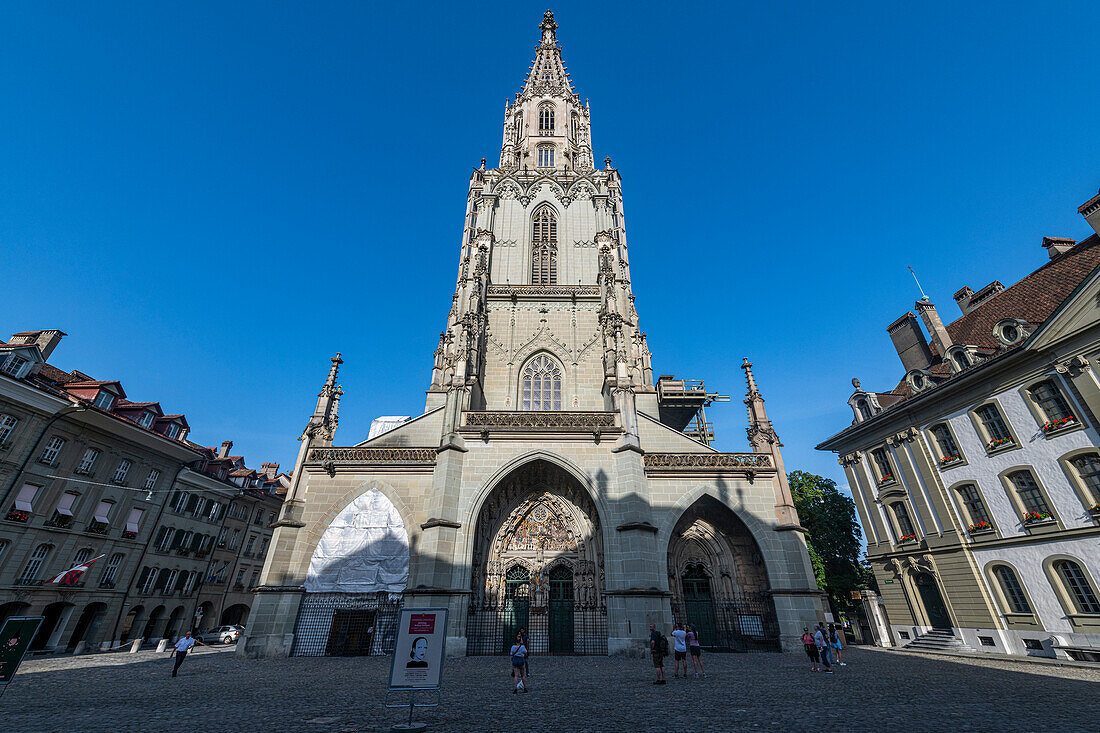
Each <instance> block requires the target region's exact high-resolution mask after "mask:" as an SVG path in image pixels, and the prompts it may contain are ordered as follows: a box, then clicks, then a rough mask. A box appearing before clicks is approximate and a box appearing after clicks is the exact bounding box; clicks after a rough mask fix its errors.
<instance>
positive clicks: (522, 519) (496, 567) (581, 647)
mask: <svg viewBox="0 0 1100 733" xmlns="http://www.w3.org/2000/svg"><path fill="white" fill-rule="evenodd" d="M472 567H473V571H472V573H471V589H470V590H471V599H470V607H469V611H468V614H467V629H466V639H467V649H466V653H467V654H471V655H474V654H504V653H507V651H508V649H509V648H510V647H511V644H512V643H513V641H514V639H515V635H516V633H517V632H518V631H519V630H520V629H521V628H523V629H525V630H526V632H527V635H528V640H529V645H530V650H531V651H532V652H533V653H536V654H539V653H542V654H547V653H549V654H606V653H607V608H606V603H605V600H604V594H603V588H604V566H603V540H602V535H601V530H600V518H599V513H598V512H597V510H596V506H595V504H594V503H593V502H592V499H591V498H590V497H589V495H588V492H587V491H586V490H585V489H584V487H583V486H581V485H580V483H579V482H578V481H577V479H576V478H574V477H573V476H572V475H571V474H570V473H568V472H567V471H565V470H564V469H562V468H560V467H559V466H557V465H554V464H552V463H550V462H549V461H544V460H535V461H532V462H531V463H527V464H525V465H523V466H521V467H520V468H517V469H516V470H515V471H512V472H511V473H510V474H508V476H506V477H505V478H504V479H503V480H501V482H500V483H499V484H498V485H497V487H496V488H495V489H494V490H493V492H492V493H491V494H490V495H489V497H488V499H486V501H485V503H484V505H482V508H481V511H480V513H479V514H478V520H477V526H476V529H475V535H474V550H473V558H472Z"/></svg>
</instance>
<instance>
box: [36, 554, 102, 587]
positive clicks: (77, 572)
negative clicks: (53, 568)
mask: <svg viewBox="0 0 1100 733" xmlns="http://www.w3.org/2000/svg"><path fill="white" fill-rule="evenodd" d="M100 557H103V555H100V556H99V557H93V558H92V559H91V560H88V561H87V562H85V563H81V564H80V565H77V566H75V567H71V568H69V569H68V570H66V571H65V572H63V573H58V574H57V575H55V576H53V577H52V578H50V579H49V580H43V581H42V585H50V584H51V583H54V584H57V585H73V584H75V583H76V582H77V581H78V580H80V576H81V575H83V574H84V571H86V570H87V569H88V568H90V567H91V566H92V563H94V562H95V561H96V560H98V559H99V558H100Z"/></svg>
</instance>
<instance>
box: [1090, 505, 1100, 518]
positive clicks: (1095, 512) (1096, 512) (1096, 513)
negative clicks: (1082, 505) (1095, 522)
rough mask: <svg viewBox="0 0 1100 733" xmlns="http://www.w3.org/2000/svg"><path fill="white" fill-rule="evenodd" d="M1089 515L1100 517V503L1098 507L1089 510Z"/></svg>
mask: <svg viewBox="0 0 1100 733" xmlns="http://www.w3.org/2000/svg"><path fill="white" fill-rule="evenodd" d="M1089 514H1091V515H1092V516H1094V517H1100V503H1098V504H1097V505H1096V506H1094V507H1092V508H1091V509H1089Z"/></svg>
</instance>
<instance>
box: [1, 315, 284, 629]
mask: <svg viewBox="0 0 1100 733" xmlns="http://www.w3.org/2000/svg"><path fill="white" fill-rule="evenodd" d="M64 335H65V334H63V333H62V332H60V331H57V330H47V331H30V332H24V333H19V334H15V335H14V336H13V337H12V338H11V340H10V341H8V342H6V343H4V342H0V511H2V512H3V513H2V514H0V621H2V620H3V619H5V618H7V617H9V616H14V615H32V616H36V615H42V616H44V618H45V621H44V623H43V625H42V627H41V629H40V631H39V634H38V636H37V637H36V639H35V640H34V642H33V643H32V645H31V648H32V650H34V651H51V650H54V651H64V650H75V649H84V648H88V649H96V648H109V647H112V646H116V645H118V644H120V643H122V642H123V641H126V640H130V639H135V638H141V639H146V640H157V639H160V638H173V637H175V636H176V635H178V634H180V633H182V632H183V631H185V630H187V629H191V628H193V627H194V625H195V621H196V620H198V621H200V622H201V621H202V617H201V615H200V616H199V617H198V618H197V619H196V606H197V603H198V591H199V590H200V589H201V588H203V587H204V583H203V580H204V578H206V577H207V574H208V569H209V566H210V563H211V554H212V552H214V551H215V550H216V538H217V537H219V534H220V531H221V529H222V526H223V524H224V523H225V522H227V521H229V520H228V515H229V511H230V510H231V509H232V508H233V507H235V506H237V505H241V506H242V507H244V508H243V509H241V510H238V511H247V512H248V515H249V517H253V516H254V515H255V512H254V509H253V507H254V506H255V505H263V506H264V508H265V511H264V512H263V514H262V515H255V516H260V517H261V522H262V526H259V525H257V526H256V528H255V530H254V531H253V534H254V535H257V536H259V535H263V536H265V537H269V536H270V532H271V530H270V520H273V519H274V512H275V511H277V506H278V504H279V503H280V497H279V493H278V491H279V490H280V489H282V487H283V486H284V485H285V484H286V483H287V477H285V476H283V475H280V474H278V466H277V465H275V464H265V467H266V470H267V471H268V474H270V475H264V476H262V477H257V476H252V475H251V472H250V476H249V477H248V478H246V479H240V480H238V479H236V478H234V477H232V476H230V475H229V473H230V471H233V470H240V469H241V468H242V467H243V460H241V459H240V457H239V456H238V457H236V458H237V459H238V460H237V461H236V463H234V465H232V466H230V465H229V464H230V463H231V462H230V461H228V460H222V461H220V460H219V459H218V458H217V457H216V452H215V451H214V450H212V449H208V448H203V447H201V446H199V445H197V444H195V443H192V442H190V441H189V440H188V432H189V431H190V426H189V424H188V422H187V418H186V417H185V416H184V415H166V414H164V412H163V410H162V409H161V407H160V404H159V403H156V402H131V401H129V400H127V399H126V392H125V390H124V389H123V387H122V384H121V383H120V382H118V381H110V380H96V379H93V378H92V377H91V376H89V375H87V374H84V373H83V372H79V371H75V370H74V371H72V372H64V371H62V370H60V369H57V368H55V367H54V366H52V365H51V364H49V363H47V359H48V358H49V357H50V356H51V354H52V353H53V351H54V349H55V348H56V346H57V345H58V343H59V342H60V341H61V339H62V337H63V336H64ZM228 445H230V446H231V444H228ZM223 464H224V465H223ZM272 467H273V470H272ZM246 481H247V483H246ZM252 494H258V495H259V496H258V497H256V496H252ZM92 559H95V561H94V562H93V563H92V565H91V566H90V567H89V569H88V571H87V572H86V573H84V575H83V576H82V577H81V578H80V579H79V581H77V582H76V583H71V584H64V585H62V584H45V585H44V584H43V581H44V580H47V579H49V578H51V577H52V576H55V575H57V574H58V573H60V572H63V571H65V570H67V569H69V568H71V567H73V566H76V565H79V564H81V563H83V562H85V561H88V560H92ZM246 560H247V562H248V563H249V564H248V565H247V567H249V568H253V567H254V566H256V565H258V562H259V561H258V560H257V559H256V558H254V557H250V558H246ZM233 562H234V563H236V562H237V558H236V557H234V559H233ZM250 572H254V571H250ZM249 577H250V576H249ZM235 600H239V601H240V603H243V604H245V605H244V611H243V614H242V613H241V611H240V610H239V609H238V611H237V616H236V617H235V618H238V619H239V618H246V617H247V608H248V607H249V606H250V605H251V599H250V597H248V598H247V600H245V599H243V598H241V599H235ZM208 608H209V610H211V611H215V610H216V611H217V612H220V609H221V608H222V606H221V605H218V606H217V607H216V609H215V607H214V606H210V607H208ZM217 622H218V618H217V617H216V616H215V617H214V618H210V619H209V623H210V624H215V623H217Z"/></svg>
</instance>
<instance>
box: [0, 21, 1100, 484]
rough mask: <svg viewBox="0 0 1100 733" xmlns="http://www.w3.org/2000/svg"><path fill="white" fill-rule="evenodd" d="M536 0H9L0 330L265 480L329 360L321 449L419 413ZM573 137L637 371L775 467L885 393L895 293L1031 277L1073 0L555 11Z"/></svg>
mask: <svg viewBox="0 0 1100 733" xmlns="http://www.w3.org/2000/svg"><path fill="white" fill-rule="evenodd" d="M544 9H545V5H544V4H538V5H527V4H524V3H515V2H511V3H495V4H466V5H459V4H453V3H448V4H440V5H432V4H424V3H416V4H406V5H405V6H403V7H386V6H385V5H383V4H373V3H366V2H351V1H350V0H349V1H347V2H309V3H301V2H296V3H290V2H283V3H279V2H253V3H240V2H235V3H234V2H216V3H175V4H167V3H146V2H133V3H121V2H114V3H83V2H72V3H49V4H46V3H20V4H15V3H9V4H6V5H5V8H4V12H3V22H2V23H0V68H3V69H4V73H3V75H2V76H0V99H3V113H2V115H0V272H2V273H3V281H2V282H3V291H4V293H3V298H2V305H0V329H6V331H5V335H6V334H7V333H12V332H15V331H21V330H25V329H40V328H60V329H62V330H64V331H66V332H67V333H68V334H69V335H68V337H67V338H66V339H65V341H64V342H63V343H62V344H61V346H60V348H59V349H58V351H57V352H56V354H55V356H54V357H53V358H52V362H53V363H55V364H56V365H57V366H59V367H61V368H63V369H66V370H68V369H73V368H78V369H81V370H83V371H85V372H88V373H89V374H92V375H93V376H95V377H97V378H101V379H108V378H109V379H119V380H121V381H122V382H123V385H124V387H125V388H126V390H127V392H128V394H129V396H130V398H131V399H135V400H142V401H144V400H159V401H160V402H161V403H162V404H163V406H164V409H165V410H166V411H168V412H184V413H186V414H187V416H188V419H189V420H190V423H191V425H192V428H193V430H192V436H193V437H194V438H195V439H196V440H198V441H200V442H203V443H206V444H208V445H216V444H217V443H220V442H221V441H222V440H225V439H232V440H233V441H234V442H235V444H236V449H235V451H234V452H238V451H239V452H241V453H243V454H244V455H245V456H246V458H247V460H248V461H249V463H250V464H251V465H259V463H260V462H261V461H264V460H276V461H279V462H281V463H282V464H283V465H284V466H286V467H287V468H289V467H290V466H291V465H292V464H293V459H294V456H295V452H296V449H297V442H296V438H297V436H298V435H299V434H300V431H301V429H302V427H303V425H304V422H305V420H306V418H307V416H308V415H309V413H310V412H311V410H312V407H313V403H314V400H315V395H316V393H317V391H318V390H319V388H320V386H321V383H322V381H323V379H324V376H325V373H326V370H327V368H328V359H329V357H330V356H331V355H332V354H333V353H334V352H336V351H342V352H343V354H344V359H345V361H346V363H345V365H344V368H343V371H342V374H341V381H342V383H343V385H344V389H345V391H346V393H347V394H346V395H345V399H344V405H343V410H342V415H341V427H340V432H339V435H338V442H340V443H342V444H351V443H354V442H356V441H358V440H360V439H362V438H363V437H364V436H365V435H366V433H367V430H368V428H369V425H370V421H371V419H372V418H374V417H376V416H378V415H391V414H397V415H416V414H418V413H419V412H420V410H421V409H422V408H423V402H424V394H423V390H424V389H425V387H426V386H427V383H428V380H429V377H430V369H431V362H432V352H433V350H434V349H435V345H436V339H437V337H438V334H439V331H440V329H441V328H442V327H443V325H444V318H445V315H446V312H447V309H448V307H449V304H450V298H451V292H452V287H453V284H454V277H455V271H456V265H457V257H458V246H459V241H460V237H461V227H462V216H463V206H464V201H465V194H466V187H467V181H468V178H469V173H470V169H471V167H472V166H476V165H477V164H478V162H479V161H480V159H481V157H482V156H485V157H487V158H488V159H489V161H490V164H493V163H494V162H495V161H496V159H497V155H498V153H499V145H500V129H501V124H502V121H503V117H502V113H503V107H504V101H505V99H506V98H507V97H509V96H511V95H512V94H514V93H515V92H516V91H517V90H519V88H520V84H521V82H522V80H523V76H524V73H525V72H526V70H527V66H528V64H529V62H530V60H531V59H532V58H533V47H534V44H535V43H536V41H537V39H538V28H537V25H538V23H539V20H540V18H541V15H542V11H543V10H544ZM554 9H555V11H556V12H557V18H558V22H559V24H560V26H561V27H560V28H559V30H558V37H559V39H560V40H561V41H562V43H563V47H564V51H565V61H566V64H567V65H568V66H569V69H570V72H571V73H572V76H573V79H574V82H575V84H576V88H577V90H578V92H579V93H580V95H581V96H582V97H589V98H591V100H592V118H593V133H594V134H593V139H594V144H595V148H596V149H595V153H596V158H597V160H602V159H603V157H604V156H605V155H610V156H612V158H613V159H614V162H615V165H616V166H617V167H618V168H619V169H620V171H621V173H622V175H623V178H624V185H623V190H624V196H625V205H626V215H627V227H628V233H629V237H630V245H631V255H632V256H631V261H632V266H633V284H634V289H635V293H636V294H637V297H638V307H639V311H640V313H641V317H642V319H643V320H642V324H643V327H644V329H645V330H646V331H647V332H648V334H649V343H650V346H651V348H652V350H653V353H654V369H655V370H656V372H657V373H672V374H676V375H679V376H682V377H689V378H703V379H706V380H707V385H708V386H709V387H710V388H712V389H716V390H720V391H723V392H726V393H729V394H732V395H734V396H735V401H734V402H732V403H730V404H728V405H725V406H716V407H715V408H714V409H713V410H712V411H711V412H710V413H709V415H710V417H711V418H712V419H713V421H714V422H715V423H716V425H717V428H718V432H719V443H718V447H720V448H722V449H725V450H743V449H744V448H745V445H746V443H745V438H744V427H745V414H744V409H743V407H742V405H741V404H740V397H741V395H742V393H743V391H744V382H743V380H742V373H741V371H740V369H738V365H739V364H740V362H741V357H742V356H746V355H747V356H749V357H750V358H751V359H752V360H753V361H754V362H755V363H756V374H757V378H758V381H759V382H760V385H761V388H762V390H763V391H764V394H765V397H766V398H767V406H768V409H769V411H770V414H771V415H772V417H773V419H774V420H775V422H776V425H777V428H778V430H779V433H780V436H781V437H782V438H783V440H784V442H785V445H786V448H785V456H786V461H787V465H788V467H789V468H791V469H795V468H802V469H808V470H811V471H815V472H819V473H822V474H825V475H828V476H831V477H833V478H836V479H838V480H840V482H841V483H843V480H842V479H843V473H842V472H841V471H840V468H839V467H838V466H837V465H836V463H835V460H834V457H833V456H832V455H831V454H820V453H815V451H814V450H813V446H814V445H815V444H816V443H817V442H818V441H820V440H822V439H823V438H825V437H827V436H829V435H831V434H832V433H834V432H836V431H837V430H839V429H841V428H842V427H844V426H845V425H847V424H848V423H849V422H850V421H851V413H850V412H849V410H848V408H847V407H846V405H845V400H846V399H847V397H848V396H849V394H850V392H851V385H850V379H851V378H852V377H853V376H859V377H860V378H861V379H862V380H863V383H864V385H865V386H867V387H869V388H881V389H885V388H889V387H890V386H892V385H893V384H894V383H895V382H896V380H897V379H898V378H899V377H900V376H901V366H900V364H899V362H898V360H897V357H896V355H895V353H894V350H893V348H892V346H891V344H890V341H889V338H888V336H887V334H886V330H885V327H886V325H887V324H888V323H890V322H891V321H892V320H894V319H895V318H896V317H897V316H899V315H900V314H901V313H903V312H904V311H905V310H906V309H907V308H910V307H912V303H913V300H914V299H915V298H916V296H917V295H918V293H917V291H916V288H915V286H914V285H913V281H912V279H911V277H910V275H909V272H908V271H907V270H906V265H912V266H913V267H914V268H915V269H916V271H917V273H918V274H919V275H920V277H921V281H922V283H923V285H924V287H925V289H926V290H927V291H928V293H929V294H930V295H931V297H932V298H933V300H934V301H935V302H936V303H938V304H939V306H940V312H941V314H943V316H944V318H945V320H950V319H951V318H953V317H954V316H955V315H957V310H956V308H955V305H954V303H953V301H952V300H951V295H952V293H954V292H955V290H957V289H958V288H959V287H961V286H962V285H964V284H965V285H970V286H971V287H973V288H975V289H977V288H978V287H980V286H982V285H985V284H986V283H988V282H989V281H990V280H993V279H1000V280H1001V281H1003V282H1005V283H1006V284H1007V283H1009V282H1013V281H1015V280H1017V279H1018V278H1019V277H1021V276H1022V275H1023V274H1025V273H1026V272H1028V271H1030V270H1031V269H1033V268H1034V267H1036V266H1038V265H1039V264H1041V262H1042V260H1043V258H1044V257H1045V254H1044V253H1043V251H1042V250H1041V249H1040V246H1039V245H1040V238H1041V237H1042V236H1043V235H1062V236H1072V237H1076V238H1082V237H1084V236H1085V235H1086V234H1088V233H1089V231H1090V230H1089V229H1088V228H1087V226H1086V224H1085V222H1084V220H1083V219H1081V218H1080V217H1079V216H1078V215H1077V213H1076V208H1077V206H1078V205H1079V204H1081V203H1083V202H1084V201H1085V200H1087V199H1088V198H1089V197H1090V196H1092V195H1093V194H1095V193H1096V191H1097V187H1098V186H1100V135H1098V134H1097V133H1098V131H1100V128H1098V121H1100V109H1098V107H1100V96H1098V95H1097V94H1096V73H1097V70H1098V69H1100V45H1098V44H1097V43H1096V35H1095V32H1096V28H1097V27H1100V13H1098V10H1097V6H1096V4H1094V3H1077V4H1072V5H1071V4H1056V3H999V4H996V5H991V4H988V3H975V4H972V5H965V4H959V3H927V4H925V3H921V4H913V3H898V2H890V3H883V2H874V3H861V4H846V7H838V6H837V4H835V3H736V4H734V3H730V4H715V5H711V6H703V5H695V4H690V3H688V4H678V5H675V6H671V5H670V6H658V5H639V4H637V3H629V4H626V3H624V4H618V3H590V2H586V3H576V2H570V3H559V4H557V5H556V6H555V8H554Z"/></svg>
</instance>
